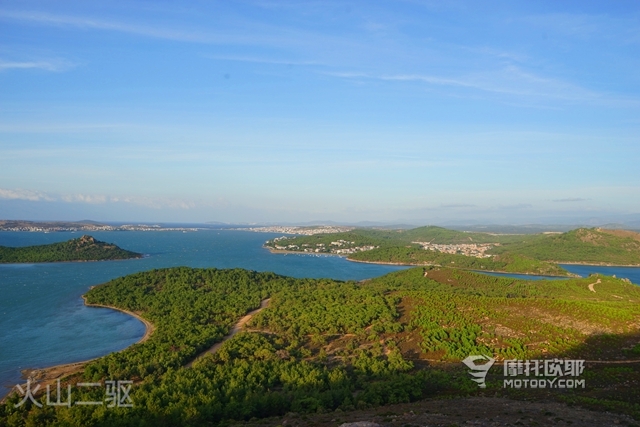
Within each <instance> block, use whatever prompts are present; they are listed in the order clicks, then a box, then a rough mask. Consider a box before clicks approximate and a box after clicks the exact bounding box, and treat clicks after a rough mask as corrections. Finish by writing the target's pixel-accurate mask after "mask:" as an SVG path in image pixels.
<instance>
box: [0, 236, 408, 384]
mask: <svg viewBox="0 0 640 427" xmlns="http://www.w3.org/2000/svg"><path fill="white" fill-rule="evenodd" d="M87 234H91V235H92V236H93V237H95V238H96V239H98V240H101V241H105V242H110V243H115V244H116V245H118V246H120V247H121V248H124V249H128V250H132V251H134V252H139V253H143V254H145V255H146V256H145V258H142V259H131V260H122V261H99V262H64V263H44V264H0V396H2V395H4V394H6V392H7V391H8V388H6V387H12V386H14V385H15V384H17V383H20V382H22V381H21V379H20V371H21V370H23V369H26V368H44V367H48V366H53V365H58V364H63V363H72V362H77V361H82V360H87V359H91V358H95V357H100V356H103V355H106V354H108V353H110V352H113V351H118V350H122V349H124V348H126V347H128V346H130V345H131V344H133V343H135V342H137V341H138V340H140V338H141V337H142V335H143V334H144V325H143V324H142V323H141V322H140V321H139V320H137V319H135V318H133V317H131V316H129V315H127V314H124V313H121V312H119V311H116V310H111V309H106V308H96V307H86V306H85V305H84V304H83V301H82V298H81V296H82V295H83V294H84V293H86V292H87V291H88V290H89V287H90V286H93V285H98V284H101V283H105V282H107V281H109V280H111V279H114V278H116V277H120V276H125V275H127V274H131V273H135V272H139V271H146V270H151V269H154V268H164V267H176V266H188V267H201V268H206V267H215V268H245V269H249V270H256V271H273V272H275V273H278V274H283V275H287V276H293V277H312V278H320V277H328V278H332V279H338V280H362V279H366V278H371V277H377V276H381V275H383V274H386V273H388V272H391V271H396V270H399V269H402V268H404V267H397V266H385V265H375V264H364V263H355V262H350V261H347V260H345V259H344V258H341V257H337V256H326V255H324V256H322V255H306V254H272V253H270V252H269V251H268V250H267V249H265V248H263V247H262V245H263V243H264V242H265V241H266V240H268V239H272V238H274V237H278V236H281V235H282V234H272V233H254V232H249V231H237V230H202V231H197V232H187V233H183V232H180V231H150V232H143V231H126V232H91V233H87ZM81 235H82V233H79V232H78V233H73V232H57V233H28V232H0V245H2V246H29V245H40V244H47V243H55V242H61V241H66V240H69V239H72V238H77V237H80V236H81Z"/></svg>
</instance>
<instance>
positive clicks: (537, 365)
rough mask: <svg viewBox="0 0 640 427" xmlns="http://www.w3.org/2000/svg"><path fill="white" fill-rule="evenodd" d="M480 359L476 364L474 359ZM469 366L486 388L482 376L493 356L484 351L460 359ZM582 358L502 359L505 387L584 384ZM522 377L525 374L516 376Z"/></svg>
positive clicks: (577, 386) (490, 363) (471, 373)
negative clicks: (484, 353) (482, 353)
mask: <svg viewBox="0 0 640 427" xmlns="http://www.w3.org/2000/svg"><path fill="white" fill-rule="evenodd" d="M479 361H480V362H482V361H484V363H480V364H478V363H477V362H479ZM462 363H464V364H465V365H467V367H468V368H469V369H470V371H469V374H470V375H471V376H473V377H474V378H473V379H472V381H475V382H477V383H478V387H480V388H486V387H487V385H486V383H485V380H486V378H487V374H488V373H489V369H491V367H492V366H493V364H494V363H495V359H493V358H491V357H489V356H485V355H472V356H469V357H467V358H466V359H464V360H463V361H462ZM584 363H585V361H584V360H572V359H547V360H518V359H510V360H505V361H504V366H503V376H504V379H503V383H502V386H503V387H504V388H563V389H567V388H572V389H573V388H585V380H584V379H580V378H578V377H579V376H580V375H582V373H583V372H584ZM519 377H525V378H519Z"/></svg>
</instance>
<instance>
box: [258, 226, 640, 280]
mask: <svg viewBox="0 0 640 427" xmlns="http://www.w3.org/2000/svg"><path fill="white" fill-rule="evenodd" d="M265 247H267V248H268V249H270V250H272V251H275V252H303V253H319V254H336V255H345V256H347V259H349V260H351V261H361V262H373V263H390V264H405V265H440V266H449V267H457V268H466V269H472V270H486V271H501V272H509V273H524V274H539V275H557V276H567V275H569V273H568V272H567V271H566V270H564V269H563V268H562V267H560V266H558V265H557V264H561V263H584V264H601V265H634V266H635V265H640V234H639V233H636V232H632V231H626V230H606V229H600V228H590V229H587V228H580V229H576V230H572V231H569V232H566V233H541V234H502V235H501V234H490V233H478V232H463V231H456V230H448V229H445V228H441V227H434V226H428V227H420V228H414V229H411V230H376V229H355V230H350V231H348V232H344V233H332V234H322V235H313V236H289V237H286V236H283V237H279V238H275V239H273V240H269V241H267V242H266V243H265Z"/></svg>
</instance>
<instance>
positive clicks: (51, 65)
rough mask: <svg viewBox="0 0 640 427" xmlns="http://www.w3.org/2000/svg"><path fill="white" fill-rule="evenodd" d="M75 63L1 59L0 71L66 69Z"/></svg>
mask: <svg viewBox="0 0 640 427" xmlns="http://www.w3.org/2000/svg"><path fill="white" fill-rule="evenodd" d="M74 66H75V64H72V63H69V62H65V61H7V60H3V59H0V71H4V70H11V69H18V70H28V69H39V70H45V71H66V70H68V69H70V68H73V67H74Z"/></svg>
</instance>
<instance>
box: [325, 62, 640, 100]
mask: <svg viewBox="0 0 640 427" xmlns="http://www.w3.org/2000/svg"><path fill="white" fill-rule="evenodd" d="M325 74H327V75H330V76H334V77H339V78H345V79H360V80H367V79H371V80H381V81H392V82H393V81H395V82H422V83H426V84H429V85H436V86H448V87H457V88H463V89H471V90H477V91H481V92H486V93H493V94H498V95H508V96H515V97H519V98H522V97H528V98H532V99H536V98H537V99H552V100H560V101H567V102H587V103H593V104H608V105H614V104H615V105H627V106H630V105H638V104H639V102H638V100H636V99H629V98H621V97H616V96H613V95H611V94H607V93H599V92H595V91H591V90H589V89H585V88H583V87H581V86H578V85H575V84H572V83H569V82H565V81H562V80H560V79H555V78H551V77H543V76H539V75H536V74H534V73H531V72H527V71H525V70H523V69H522V68H520V67H516V66H513V65H509V66H506V67H503V68H501V69H497V70H488V71H484V72H477V73H472V74H467V75H461V76H455V77H449V76H438V75H431V74H420V73H416V74H372V73H363V72H326V73H325Z"/></svg>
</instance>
